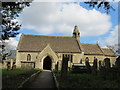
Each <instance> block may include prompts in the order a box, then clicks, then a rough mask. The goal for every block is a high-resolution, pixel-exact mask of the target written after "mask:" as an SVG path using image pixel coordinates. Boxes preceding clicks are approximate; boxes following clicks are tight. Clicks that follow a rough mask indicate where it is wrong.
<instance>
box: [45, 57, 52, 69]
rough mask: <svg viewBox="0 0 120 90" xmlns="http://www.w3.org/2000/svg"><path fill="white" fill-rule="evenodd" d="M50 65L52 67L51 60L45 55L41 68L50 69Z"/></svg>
mask: <svg viewBox="0 0 120 90" xmlns="http://www.w3.org/2000/svg"><path fill="white" fill-rule="evenodd" d="M51 67H52V60H51V58H50V57H49V56H47V57H46V58H45V59H44V60H43V69H47V70H51Z"/></svg>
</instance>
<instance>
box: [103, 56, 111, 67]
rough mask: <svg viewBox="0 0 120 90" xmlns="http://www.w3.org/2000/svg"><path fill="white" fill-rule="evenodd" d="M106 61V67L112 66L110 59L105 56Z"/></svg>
mask: <svg viewBox="0 0 120 90" xmlns="http://www.w3.org/2000/svg"><path fill="white" fill-rule="evenodd" d="M104 62H105V68H110V59H109V58H105V59H104Z"/></svg>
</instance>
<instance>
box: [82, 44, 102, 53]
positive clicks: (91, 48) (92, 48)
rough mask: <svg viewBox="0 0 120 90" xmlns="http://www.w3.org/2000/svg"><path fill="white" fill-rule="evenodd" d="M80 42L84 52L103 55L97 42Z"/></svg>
mask: <svg viewBox="0 0 120 90" xmlns="http://www.w3.org/2000/svg"><path fill="white" fill-rule="evenodd" d="M80 44H81V49H82V51H83V52H84V54H89V55H90V54H92V55H103V52H102V50H101V48H100V47H99V45H98V44H91V43H80Z"/></svg>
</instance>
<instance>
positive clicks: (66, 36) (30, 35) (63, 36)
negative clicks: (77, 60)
mask: <svg viewBox="0 0 120 90" xmlns="http://www.w3.org/2000/svg"><path fill="white" fill-rule="evenodd" d="M24 36H44V37H70V38H73V37H72V36H49V35H32V34H24Z"/></svg>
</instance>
